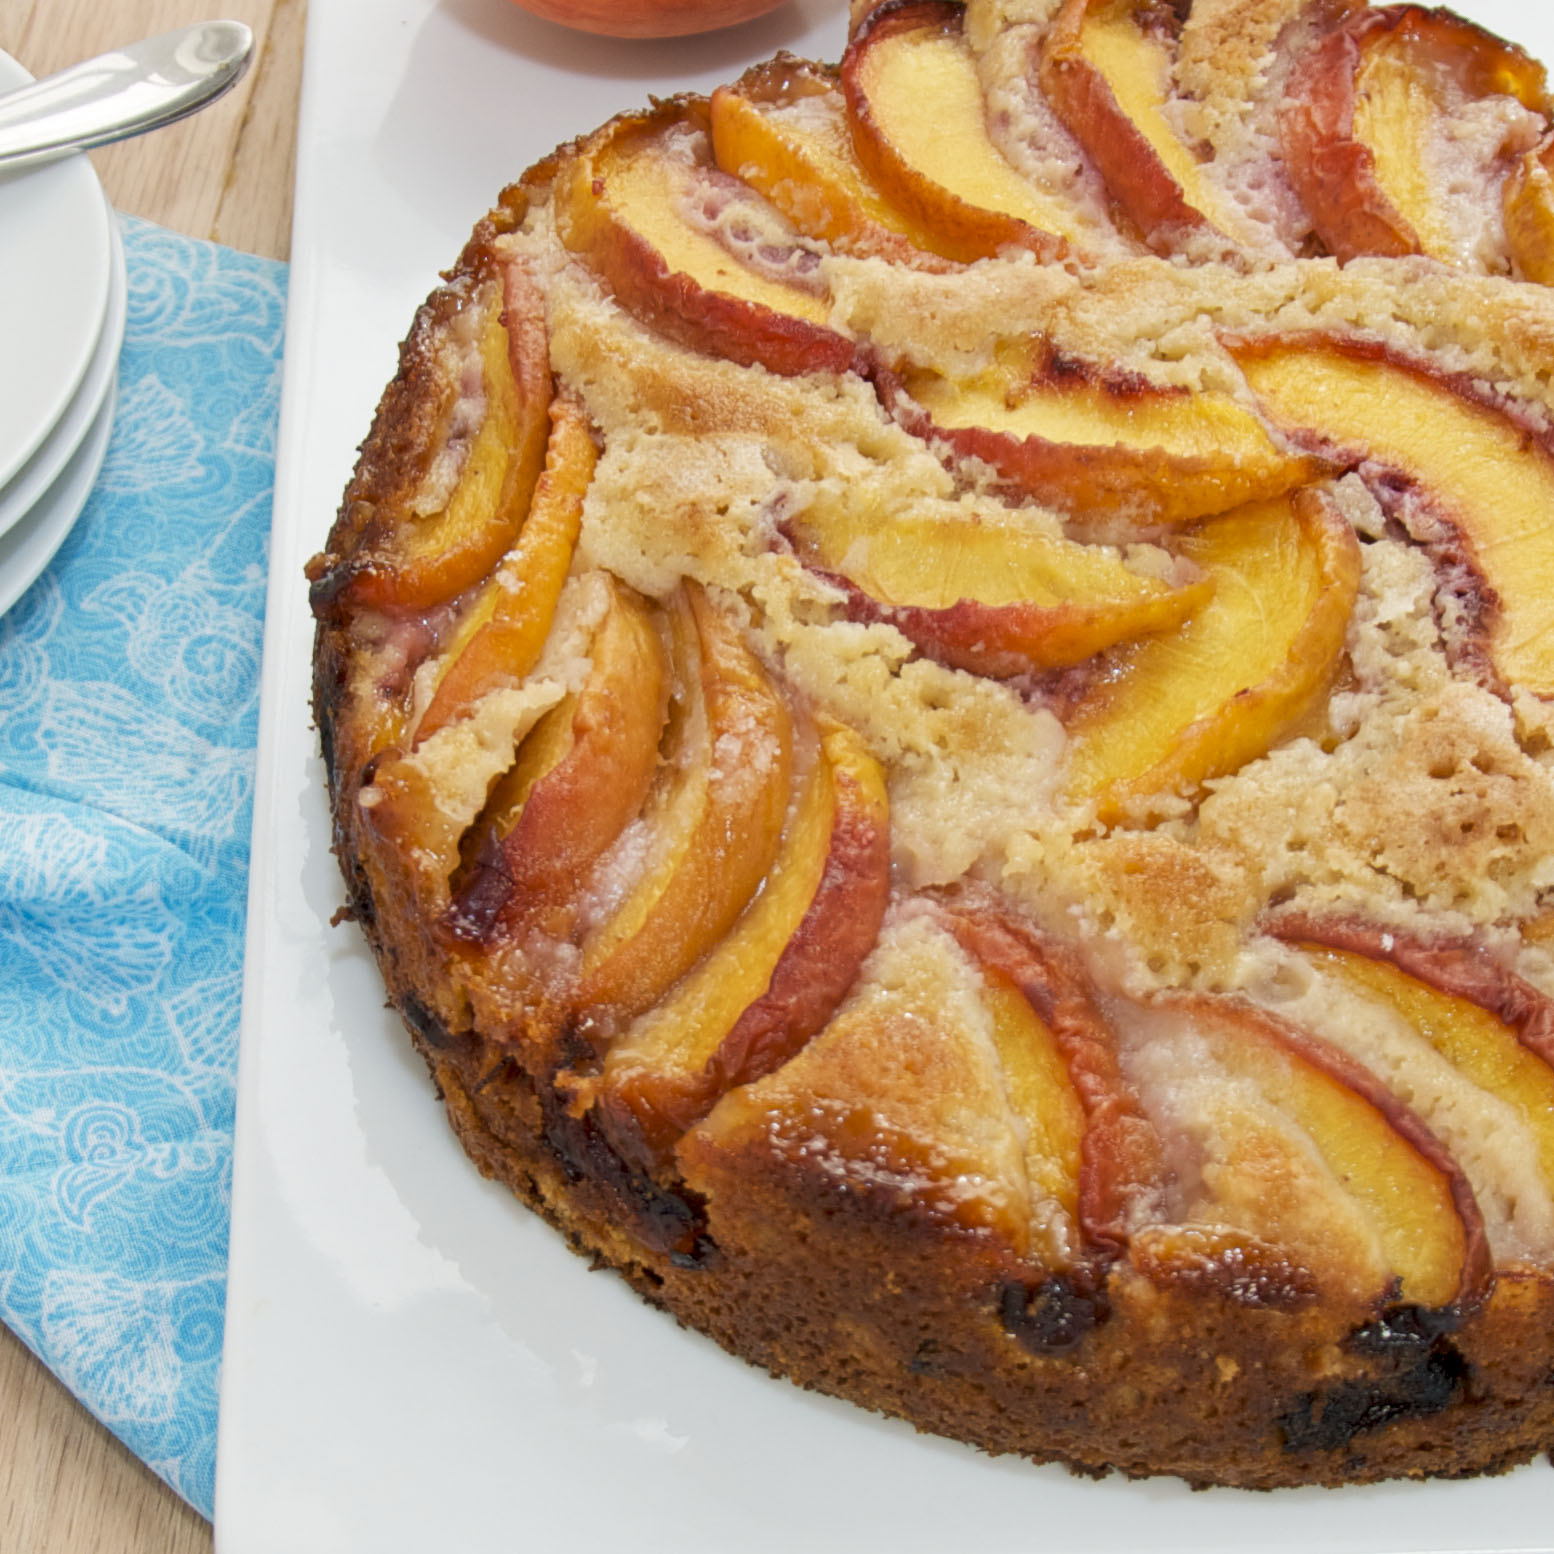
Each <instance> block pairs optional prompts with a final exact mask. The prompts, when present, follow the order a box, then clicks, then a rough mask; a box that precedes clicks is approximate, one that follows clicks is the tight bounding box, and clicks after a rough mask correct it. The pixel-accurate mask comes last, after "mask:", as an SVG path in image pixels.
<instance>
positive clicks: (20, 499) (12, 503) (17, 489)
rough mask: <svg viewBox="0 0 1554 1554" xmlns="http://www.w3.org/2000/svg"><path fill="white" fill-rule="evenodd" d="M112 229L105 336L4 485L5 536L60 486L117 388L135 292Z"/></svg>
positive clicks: (0, 511) (0, 501)
mask: <svg viewBox="0 0 1554 1554" xmlns="http://www.w3.org/2000/svg"><path fill="white" fill-rule="evenodd" d="M110 219H111V218H110ZM111 231H112V242H113V264H112V270H111V274H110V276H109V280H108V313H107V316H106V317H105V318H104V320H103V327H102V333H101V334H99V335H98V337H97V347H96V349H95V350H94V351H93V352H92V359H91V361H90V362H88V363H87V368H86V374H85V376H84V377H83V378H82V379H81V385H80V387H79V388H78V389H77V390H76V393H75V397H74V398H73V399H72V400H71V401H70V404H69V406H68V407H67V408H66V410H65V412H64V414H63V415H62V416H60V418H59V420H57V421H56V422H55V423H54V425H53V426H52V427H51V428H50V429H49V433H48V435H47V436H46V437H45V438H44V439H43V442H42V444H41V446H39V448H38V449H37V450H36V451H35V452H34V453H33V455H32V457H31V458H30V459H28V460H27V462H26V463H25V464H24V465H22V467H21V469H19V470H18V471H17V472H16V474H15V475H14V476H13V477H12V478H11V482H10V484H9V485H6V486H3V487H0V534H4V533H6V531H7V530H9V529H10V528H11V527H12V526H13V525H14V524H17V523H19V522H20V521H21V520H22V519H23V518H25V517H26V515H27V514H28V512H30V511H31V509H32V504H33V503H34V502H36V501H37V500H38V499H39V497H41V496H42V495H43V494H44V492H46V491H47V490H48V489H49V487H50V486H52V485H53V484H54V480H55V478H56V477H57V476H58V474H59V472H60V471H61V470H62V469H64V467H65V465H66V464H67V463H68V462H69V461H70V456H71V455H72V454H73V453H74V452H75V451H76V448H77V447H78V446H79V445H80V442H81V440H82V438H84V437H85V436H86V435H87V433H88V432H89V431H90V429H91V427H92V425H93V423H94V421H95V420H96V416H97V412H98V410H99V409H100V408H101V407H102V402H103V398H104V396H105V395H106V394H107V393H108V390H109V389H110V388H111V387H112V385H113V380H114V374H115V373H116V372H117V371H118V366H119V348H120V347H121V346H122V345H123V344H124V322H125V317H126V315H127V314H128V312H129V289H128V286H127V284H126V281H125V275H124V242H123V239H121V238H120V236H119V228H118V223H117V222H116V221H115V222H111Z"/></svg>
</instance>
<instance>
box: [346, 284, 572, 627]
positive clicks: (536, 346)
mask: <svg viewBox="0 0 1554 1554" xmlns="http://www.w3.org/2000/svg"><path fill="white" fill-rule="evenodd" d="M478 297H479V300H477V301H474V302H471V303H470V304H469V306H471V307H479V308H481V309H482V310H483V311H482V315H481V319H480V322H479V325H478V337H477V340H476V341H475V343H474V346H473V351H472V354H478V360H479V377H480V382H481V393H480V401H479V415H480V420H479V425H478V429H477V430H476V431H475V433H474V435H473V437H472V438H471V439H470V440H469V443H468V447H467V450H466V451H465V453H464V456H463V467H462V470H461V472H460V473H459V475H458V478H457V481H456V482H455V484H454V485H453V488H452V491H451V492H450V493H449V494H448V495H447V497H446V499H438V498H437V496H436V495H429V494H428V490H427V488H428V487H429V486H431V485H432V483H433V481H434V479H435V477H436V469H437V466H438V465H440V464H441V463H442V462H443V461H444V460H447V459H450V458H452V457H454V452H453V448H454V445H455V443H456V442H457V440H458V437H459V436H460V435H461V434H460V433H459V432H458V429H457V428H456V427H455V426H453V425H451V424H445V425H444V426H443V428H442V432H441V436H442V439H443V442H444V451H443V452H442V454H441V455H439V457H438V459H436V460H434V461H433V470H432V472H431V473H429V474H428V476H427V477H426V478H425V479H424V480H423V482H422V491H421V492H420V493H417V494H413V495H412V496H411V497H410V498H409V499H408V500H406V501H402V502H395V503H391V504H388V505H387V506H386V507H385V508H384V510H382V511H380V512H378V513H377V514H375V515H374V516H373V517H372V518H371V519H369V520H368V523H367V525H366V527H365V528H364V529H363V531H362V533H361V536H360V538H359V541H358V543H357V545H356V547H355V549H354V550H353V551H352V553H351V555H350V556H349V557H348V558H346V559H345V561H344V562H343V563H342V564H341V566H340V567H339V569H338V575H337V576H335V577H333V578H331V579H330V580H329V582H328V585H327V586H328V589H329V591H330V592H331V594H332V595H335V596H338V597H340V598H342V599H348V600H349V601H350V602H352V603H353V604H357V605H366V606H369V607H372V608H376V609H382V610H397V611H410V610H424V609H427V608H429V607H431V606H432V605H436V604H440V603H442V602H443V601H444V600H447V599H451V598H453V597H454V596H455V595H456V594H459V593H462V592H463V590H464V589H466V588H468V587H469V586H470V585H471V584H472V583H475V582H477V581H478V580H479V579H480V578H482V577H484V576H485V575H486V573H487V572H489V571H490V570H491V568H492V567H494V566H495V565H496V563H497V561H498V560H500V558H501V557H502V555H503V553H504V552H505V551H506V550H507V549H508V547H509V546H510V545H511V544H512V542H513V539H514V537H515V536H516V534H517V533H518V529H519V527H520V525H521V524H522V523H523V520H524V517H525V516H526V514H527V513H528V511H529V504H530V502H531V500H532V498H533V495H534V487H535V484H536V482H537V481H538V479H539V476H540V470H541V468H542V466H543V463H544V458H545V440H546V435H547V431H548V424H549V423H548V421H547V418H546V412H547V411H548V409H549V407H550V400H551V381H550V357H549V349H548V345H547V342H546V333H545V304H544V299H543V298H542V297H541V296H540V293H539V290H538V288H537V286H536V285H535V283H534V281H533V279H532V278H531V277H530V276H529V274H528V272H527V271H526V270H524V269H523V268H522V267H521V266H519V265H516V264H514V265H509V266H508V268H507V270H506V272H505V277H504V282H503V287H502V288H500V289H499V288H497V287H495V286H489V287H487V288H486V289H485V290H484V291H483V292H481V293H479V294H478ZM472 365H473V364H472ZM468 413H469V405H468V401H467V396H461V395H460V394H458V393H457V392H452V393H451V397H450V402H449V405H448V407H447V411H446V417H447V418H448V420H450V421H451V419H452V418H453V417H454V416H455V414H457V415H459V416H463V415H467V414H468ZM429 503H430V504H434V505H430V506H429V508H428V510H425V511H423V510H422V506H423V504H429Z"/></svg>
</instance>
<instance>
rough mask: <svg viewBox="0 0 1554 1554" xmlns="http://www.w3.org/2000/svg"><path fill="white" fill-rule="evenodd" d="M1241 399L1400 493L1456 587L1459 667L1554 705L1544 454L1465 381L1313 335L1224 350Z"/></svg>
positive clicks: (1550, 459) (1518, 424)
mask: <svg viewBox="0 0 1554 1554" xmlns="http://www.w3.org/2000/svg"><path fill="white" fill-rule="evenodd" d="M1236 355H1237V359H1238V361H1239V362H1240V364H1241V368H1242V371H1243V372H1245V373H1246V376H1247V381H1248V383H1250V384H1251V386H1252V390H1253V392H1254V393H1255V394H1256V395H1257V396H1258V399H1259V400H1260V401H1261V403H1262V405H1263V408H1264V410H1265V411H1266V412H1267V414H1268V416H1269V417H1270V419H1272V420H1273V421H1274V422H1275V423H1276V424H1277V425H1280V426H1282V427H1284V428H1285V429H1286V430H1287V431H1289V432H1291V433H1292V434H1299V435H1302V436H1305V437H1309V438H1312V439H1314V440H1319V441H1320V442H1321V443H1322V444H1324V445H1326V447H1327V448H1328V450H1329V451H1331V452H1333V453H1334V454H1335V456H1337V457H1339V458H1341V459H1347V460H1349V461H1358V460H1361V459H1370V460H1374V461H1376V462H1377V463H1379V464H1383V465H1386V466H1389V467H1390V468H1391V469H1393V470H1395V471H1397V472H1398V473H1399V474H1401V475H1402V476H1404V477H1405V478H1406V479H1407V480H1408V481H1409V482H1411V483H1412V487H1413V490H1414V494H1415V496H1416V498H1417V499H1419V500H1421V501H1422V502H1423V503H1424V504H1425V505H1426V507H1427V508H1428V510H1429V519H1430V521H1431V523H1430V526H1431V527H1433V528H1435V529H1436V530H1438V531H1439V530H1442V529H1444V531H1445V537H1444V538H1440V537H1438V536H1432V535H1431V534H1429V533H1427V532H1422V533H1421V535H1420V537H1421V538H1422V539H1424V540H1425V542H1426V543H1430V544H1432V548H1433V549H1434V551H1435V553H1436V556H1437V560H1438V561H1439V562H1440V563H1442V564H1443V565H1444V566H1447V567H1450V568H1452V569H1453V570H1454V571H1456V572H1459V573H1460V572H1462V571H1464V570H1466V572H1467V573H1468V581H1467V582H1465V583H1464V582H1461V581H1457V580H1454V591H1455V592H1457V593H1459V594H1461V595H1464V596H1465V597H1464V599H1463V602H1464V603H1465V604H1466V606H1467V609H1466V611H1465V612H1464V615H1465V620H1466V624H1465V626H1464V627H1463V628H1462V629H1463V630H1464V631H1466V632H1467V633H1468V634H1469V637H1470V640H1469V642H1468V645H1467V647H1468V652H1469V655H1470V656H1476V655H1478V654H1480V653H1482V654H1483V655H1485V656H1487V659H1488V662H1489V664H1490V665H1491V666H1492V668H1493V670H1495V671H1497V672H1498V674H1499V675H1500V676H1501V677H1502V678H1503V679H1504V680H1505V681H1507V682H1509V683H1511V684H1515V685H1520V686H1524V687H1526V689H1528V690H1530V691H1532V692H1533V693H1534V694H1536V695H1539V696H1544V697H1548V696H1554V524H1551V523H1550V522H1549V514H1550V513H1551V512H1554V449H1551V447H1550V444H1549V442H1548V440H1547V436H1546V434H1540V433H1539V432H1537V431H1535V430H1533V429H1532V428H1531V427H1530V426H1529V425H1528V424H1524V423H1523V422H1522V421H1521V420H1520V419H1519V418H1518V417H1516V416H1514V415H1512V414H1510V413H1508V412H1507V411H1506V410H1505V409H1502V408H1499V407H1497V406H1495V405H1493V404H1490V403H1487V402H1485V401H1484V400H1483V399H1482V398H1481V397H1479V395H1478V394H1477V393H1476V392H1475V391H1474V390H1473V389H1472V388H1471V386H1469V385H1467V384H1466V383H1461V382H1459V381H1457V380H1453V379H1446V378H1442V377H1439V376H1437V375H1435V374H1434V373H1433V372H1431V371H1429V370H1427V369H1425V368H1423V367H1421V366H1416V365H1414V364H1411V363H1409V362H1407V361H1405V360H1403V359H1401V358H1398V357H1395V356H1389V355H1388V354H1386V352H1385V351H1384V350H1382V349H1381V348H1379V347H1371V346H1366V345H1363V344H1360V343H1358V342H1344V341H1339V340H1329V339H1323V338H1312V339H1300V338H1293V339H1287V340H1273V341H1264V342H1260V343H1256V344H1249V345H1247V346H1245V347H1244V348H1239V349H1237V352H1236Z"/></svg>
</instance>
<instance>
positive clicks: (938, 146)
mask: <svg viewBox="0 0 1554 1554" xmlns="http://www.w3.org/2000/svg"><path fill="white" fill-rule="evenodd" d="M964 9H965V8H964V7H963V6H961V5H956V4H948V3H945V0H897V3H887V4H885V5H881V6H879V7H878V8H877V9H876V10H874V11H873V12H872V13H871V14H870V15H869V16H868V17H867V19H866V20H865V21H864V22H863V24H862V25H861V26H860V27H859V28H858V30H857V31H856V32H855V33H854V35H853V39H852V42H851V43H850V44H849V45H848V47H847V52H846V53H845V54H844V55H843V56H842V89H843V91H844V92H845V93H846V96H847V111H848V114H849V117H850V119H851V122H852V135H853V145H854V147H855V148H856V150H857V155H858V161H859V162H860V163H861V164H862V165H863V166H864V168H866V169H867V171H868V172H869V174H870V176H872V178H873V179H874V181H875V183H876V184H877V185H878V186H879V187H880V188H881V189H882V190H884V191H885V194H886V195H887V197H888V198H889V199H890V200H891V202H892V203H893V204H894V205H895V206H897V207H898V208H899V209H901V210H903V211H905V212H907V213H908V215H909V216H910V218H911V219H912V221H913V222H914V223H915V225H916V226H917V227H918V228H921V229H926V230H927V231H928V232H931V233H932V234H934V237H933V241H932V244H931V246H932V247H933V249H934V250H935V251H936V252H938V253H941V254H943V255H945V256H946V257H947V258H951V259H960V260H972V259H981V258H985V257H987V256H989V255H991V254H995V253H997V252H998V251H999V250H1000V249H1002V248H1028V249H1031V250H1032V251H1033V252H1035V253H1036V254H1037V255H1038V256H1039V257H1041V258H1043V259H1054V258H1058V257H1061V255H1062V254H1063V253H1064V252H1065V250H1066V243H1065V241H1064V239H1065V237H1066V236H1067V235H1069V234H1070V233H1071V232H1072V230H1073V229H1074V216H1073V213H1072V211H1071V210H1070V209H1069V208H1068V207H1066V206H1064V205H1063V204H1062V203H1060V202H1059V201H1057V200H1054V199H1051V198H1049V197H1047V196H1045V195H1043V194H1042V192H1041V191H1040V190H1039V189H1037V188H1036V187H1035V186H1034V185H1033V184H1032V183H1031V182H1030V181H1029V180H1028V179H1027V178H1024V177H1023V176H1022V175H1021V174H1019V173H1018V172H1016V171H1015V169H1014V168H1013V167H1011V166H1010V164H1009V163H1008V162H1007V161H1006V160H1005V159H1004V157H1003V155H1002V154H1001V153H1000V152H999V151H998V149H997V148H996V147H995V146H994V145H993V142H992V141H991V139H990V138H989V136H988V128H987V118H986V110H985V108H984V103H983V92H982V85H981V82H980V81H979V80H978V77H977V67H976V61H975V60H974V59H973V58H972V55H971V51H970V49H969V48H968V47H967V46H966V43H965V42H964V40H963V39H962V37H961V17H962V15H963V13H964Z"/></svg>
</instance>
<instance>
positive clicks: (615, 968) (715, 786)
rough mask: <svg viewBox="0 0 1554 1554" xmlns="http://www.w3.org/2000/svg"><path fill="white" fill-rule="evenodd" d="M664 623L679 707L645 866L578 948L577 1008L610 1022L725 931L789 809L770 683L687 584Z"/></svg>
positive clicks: (786, 739) (764, 867)
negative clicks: (606, 1015)
mask: <svg viewBox="0 0 1554 1554" xmlns="http://www.w3.org/2000/svg"><path fill="white" fill-rule="evenodd" d="M669 617H670V624H671V627H672V633H673V639H674V672H675V677H676V681H677V683H678V685H679V687H680V690H681V691H682V692H683V693H684V694H685V695H686V696H687V698H688V705H687V706H686V707H685V708H684V709H683V711H682V712H681V713H680V715H679V716H680V726H679V730H678V736H679V737H678V739H677V741H676V743H675V747H674V748H673V749H671V750H670V751H669V752H668V753H667V755H666V761H665V770H666V781H665V785H664V788H663V791H662V792H661V794H660V797H659V802H657V803H656V804H654V803H652V802H650V804H649V808H648V810H647V811H646V812H645V813H644V816H643V819H644V821H645V823H646V826H647V836H648V839H649V848H648V856H647V859H646V863H645V865H644V866H643V868H642V869H641V871H640V873H639V874H638V875H637V877H636V878H635V880H633V881H632V882H631V883H630V885H629V886H628V887H627V888H626V890H625V894H624V896H623V897H622V898H621V899H620V900H619V902H618V903H617V904H616V905H615V906H614V909H613V910H612V911H610V912H609V914H608V915H607V916H606V917H605V919H604V920H603V921H602V922H600V923H599V924H598V925H597V926H596V927H594V929H593V930H592V932H591V933H589V934H588V936H587V937H586V938H585V939H584V941H583V945H582V966H581V971H580V975H579V988H578V1003H579V1006H580V1007H582V1008H584V1009H589V1010H600V1011H603V1010H608V1011H610V1012H612V1013H613V1015H614V1016H615V1017H616V1018H629V1017H630V1016H632V1015H636V1014H639V1013H641V1012H642V1010H644V1009H646V1008H648V1007H649V1006H650V1005H651V1004H654V1003H656V1002H657V1001H658V1000H659V999H660V998H661V997H662V996H663V994H664V993H665V991H666V990H667V989H668V988H669V987H670V986H671V985H672V984H674V983H675V982H677V981H678V980H679V979H680V977H681V976H683V975H684V974H685V973H686V972H687V971H689V970H690V969H691V967H692V966H693V965H695V964H696V962H697V961H699V960H700V959H701V958H702V956H703V955H705V954H706V953H707V951H708V950H710V949H711V948H712V946H713V945H714V944H716V943H717V942H718V940H720V939H721V938H722V937H723V936H724V935H725V934H726V933H727V932H728V931H729V929H730V928H731V927H732V926H733V924H734V921H735V919H736V918H738V916H739V914H740V913H741V912H742V911H743V910H744V908H745V905H746V903H748V902H749V900H750V898H751V896H753V895H754V894H755V891H756V889H757V887H758V886H759V885H760V883H761V881H762V880H763V879H764V878H765V877H766V874H767V871H768V870H769V869H770V868H771V865H772V861H773V859H774V858H775V857H776V855H777V849H778V846H779V844H780V842H781V839H782V834H783V829H784V824H785V819H786V814H787V808H788V788H789V782H790V773H791V769H792V733H793V729H792V717H791V715H790V713H789V711H788V708H787V704H786V703H785V702H784V700H783V698H782V696H781V694H780V693H779V692H778V690H777V687H776V686H775V685H774V684H773V683H772V680H771V677H770V676H769V675H768V674H767V672H766V670H765V669H764V668H763V667H762V665H761V663H760V661H759V660H758V659H757V658H756V657H755V655H754V654H753V653H752V652H751V651H750V649H749V648H748V647H746V646H745V643H744V640H743V638H742V637H741V636H740V633H739V631H738V629H737V628H736V627H735V626H734V624H733V623H732V622H731V621H730V620H728V618H727V617H726V616H725V615H724V614H723V612H722V611H721V610H719V609H718V608H717V607H716V606H715V605H713V604H711V603H709V601H708V600H707V598H706V596H705V595H704V594H703V593H702V591H701V589H700V588H698V587H697V586H696V585H695V584H692V583H687V584H686V586H685V589H684V592H683V593H682V594H680V595H677V596H676V597H675V599H674V600H673V601H672V602H671V604H670V607H669ZM608 862H609V860H608V859H606V864H608Z"/></svg>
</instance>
